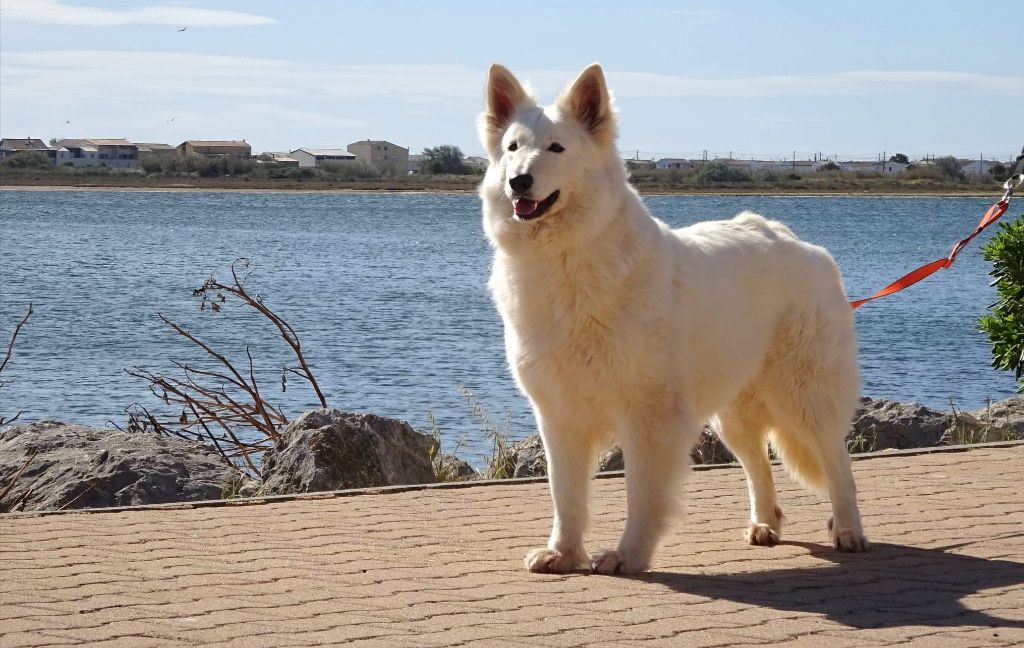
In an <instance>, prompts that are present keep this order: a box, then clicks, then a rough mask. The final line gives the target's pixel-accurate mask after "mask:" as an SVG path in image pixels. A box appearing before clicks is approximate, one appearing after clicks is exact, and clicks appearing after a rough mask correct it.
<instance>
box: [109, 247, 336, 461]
mask: <svg viewBox="0 0 1024 648" xmlns="http://www.w3.org/2000/svg"><path fill="white" fill-rule="evenodd" d="M249 268H250V264H249V261H248V260H247V259H238V260H237V261H235V263H233V264H232V265H231V278H232V282H231V283H230V284H225V283H221V282H219V281H217V280H216V279H215V278H213V277H210V278H209V279H207V280H206V281H205V282H204V283H203V285H202V286H200V287H199V288H197V289H195V290H194V291H193V295H195V296H197V297H202V301H201V303H200V306H199V308H200V310H201V311H206V310H207V308H208V307H209V310H210V311H212V312H221V311H222V310H223V307H222V304H224V303H225V302H227V299H228V297H229V296H232V297H234V298H236V299H238V300H239V301H241V302H242V303H243V304H245V305H246V306H249V307H250V308H252V309H253V310H255V311H256V312H258V313H259V314H260V315H262V316H263V317H264V318H266V319H267V320H269V321H270V322H271V323H272V324H273V325H274V326H275V328H276V329H277V330H278V332H279V334H280V336H281V338H282V339H283V340H284V341H285V343H287V344H288V346H289V347H290V348H291V350H292V353H293V354H294V356H295V359H296V361H297V362H298V366H297V367H289V366H284V367H282V374H281V375H282V380H281V388H282V391H283V390H284V389H286V387H287V381H286V378H285V376H286V375H287V374H288V373H291V374H294V375H297V376H299V377H301V378H303V379H304V380H305V381H306V382H307V383H309V385H310V386H311V387H312V389H313V391H314V392H316V395H317V398H318V399H319V401H320V405H321V406H323V407H326V406H327V400H326V398H324V395H323V392H322V391H321V389H320V385H319V384H318V383H317V381H316V378H315V377H314V376H313V372H312V370H311V369H310V367H309V363H308V362H307V361H306V357H305V355H304V354H303V352H302V345H301V343H300V341H299V337H298V335H297V334H296V333H295V330H294V329H293V328H292V327H291V325H290V324H288V322H286V321H285V320H284V319H283V318H281V316H280V315H278V314H277V313H275V312H274V311H273V310H271V309H270V308H269V307H267V306H266V305H265V304H264V303H263V299H262V297H260V296H259V295H255V296H254V295H251V294H249V292H248V291H247V290H246V288H245V282H246V280H247V279H248V276H249ZM240 269H241V270H242V271H243V274H241V276H240V275H239V270H240ZM158 315H159V317H160V319H161V320H162V321H163V322H164V324H166V325H167V326H168V327H169V328H170V329H171V330H173V331H174V332H175V333H176V334H177V335H179V336H180V337H182V338H184V339H186V340H188V341H189V342H190V343H191V344H192V345H193V346H195V347H198V348H199V349H201V350H202V351H203V353H204V354H205V355H206V356H207V358H208V360H209V361H210V366H204V367H197V366H193V365H189V364H185V363H181V362H177V361H172V362H173V364H174V365H175V366H176V367H177V368H178V369H179V370H180V374H179V375H177V376H169V375H163V374H156V373H153V372H151V371H148V370H146V369H142V368H139V367H135V368H133V369H125V371H126V372H127V373H128V374H129V375H131V376H134V377H136V378H139V379H141V380H144V381H146V382H147V383H148V386H149V390H150V392H152V394H153V395H154V396H156V397H157V398H158V399H159V400H161V401H163V402H164V404H165V405H170V406H174V408H175V411H178V410H179V408H180V414H177V415H163V416H160V415H156V414H154V413H153V412H151V411H150V410H149V409H148V408H146V407H145V406H143V405H141V404H139V403H135V404H133V405H131V406H130V407H128V408H127V409H126V413H127V414H128V429H129V430H135V431H139V432H155V433H157V434H165V435H170V436H176V437H180V438H183V439H188V440H191V441H200V442H204V443H209V444H210V445H212V446H213V448H214V449H215V450H216V451H217V452H219V453H220V455H221V456H222V457H224V458H225V459H226V460H228V461H230V462H231V463H233V464H235V465H237V466H239V467H240V468H241V469H242V470H244V471H245V472H246V473H247V474H249V475H250V476H251V477H254V478H257V479H258V478H259V477H260V470H259V468H258V467H257V463H256V461H257V456H258V455H259V454H260V453H262V452H264V451H265V450H268V449H269V448H270V447H272V446H273V444H274V443H275V442H276V441H277V440H278V439H280V437H281V433H282V431H283V429H284V427H285V426H287V425H288V418H287V417H286V416H285V415H284V413H283V412H282V411H281V410H280V409H279V408H278V407H275V406H274V405H273V404H272V403H270V402H269V401H268V400H267V399H266V397H265V396H264V394H263V393H262V392H261V390H260V385H259V383H258V382H257V380H256V370H255V366H254V362H253V357H252V353H251V351H250V349H249V347H248V346H247V347H246V348H245V354H246V360H247V365H248V366H247V367H245V368H244V369H239V368H238V367H236V366H235V363H233V362H232V361H231V359H230V358H228V357H227V356H226V355H224V354H223V353H220V352H219V351H217V350H216V349H214V348H213V347H212V346H211V345H210V344H208V343H206V342H204V341H203V340H202V339H200V338H199V337H198V336H197V335H195V334H193V333H192V332H191V331H188V330H187V329H185V328H184V327H182V326H181V325H179V324H177V323H176V322H174V321H172V320H171V319H169V318H167V317H164V316H163V315H160V314H158Z"/></svg>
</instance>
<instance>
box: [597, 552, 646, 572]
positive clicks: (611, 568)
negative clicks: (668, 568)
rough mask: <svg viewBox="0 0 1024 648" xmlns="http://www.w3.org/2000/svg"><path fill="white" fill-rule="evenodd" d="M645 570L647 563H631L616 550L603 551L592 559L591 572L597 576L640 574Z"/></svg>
mask: <svg viewBox="0 0 1024 648" xmlns="http://www.w3.org/2000/svg"><path fill="white" fill-rule="evenodd" d="M645 569H647V563H638V562H635V561H631V560H630V559H629V557H628V556H624V555H622V554H620V553H619V552H618V551H617V550H615V549H602V550H601V551H599V552H597V553H596V554H594V555H593V557H592V558H591V559H590V571H592V572H594V573H595V574H605V575H607V576H610V575H612V574H639V573H640V572H642V571H644V570H645Z"/></svg>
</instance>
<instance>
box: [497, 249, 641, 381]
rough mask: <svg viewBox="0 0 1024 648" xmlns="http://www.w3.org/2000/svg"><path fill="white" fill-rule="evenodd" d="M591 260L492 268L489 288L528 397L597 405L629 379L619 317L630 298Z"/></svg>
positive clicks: (511, 359) (508, 264)
mask: <svg viewBox="0 0 1024 648" xmlns="http://www.w3.org/2000/svg"><path fill="white" fill-rule="evenodd" d="M601 275H602V273H601V270H600V268H599V267H595V266H592V265H589V264H587V263H586V262H582V263H581V262H574V261H573V260H570V259H565V258H561V259H557V260H555V261H553V262H551V263H549V264H545V265H543V266H532V265H530V264H520V263H516V262H514V261H512V262H508V261H506V262H504V263H503V262H501V261H498V262H496V263H495V267H494V274H493V276H492V278H491V282H490V286H491V290H492V293H493V294H494V299H495V302H496V304H497V306H498V310H499V311H500V312H501V315H502V318H503V319H504V322H505V327H506V331H505V337H506V347H507V349H506V350H507V352H508V360H509V364H510V365H511V368H512V370H513V372H514V373H515V375H516V377H517V378H518V379H519V381H520V382H521V383H522V384H523V386H524V387H525V388H526V390H527V392H528V393H530V394H550V395H551V396H552V397H554V396H555V395H556V394H557V396H558V397H559V398H562V399H566V398H568V399H572V400H584V401H592V400H594V399H600V398H602V397H603V396H604V395H606V392H607V391H608V389H609V387H613V388H614V386H615V385H617V384H618V383H620V382H621V381H627V380H629V379H630V376H629V375H628V362H626V360H627V358H626V349H627V348H628V347H629V345H630V344H632V343H634V342H635V341H634V340H630V339H629V337H628V336H623V335H622V330H621V329H622V327H621V326H620V325H619V324H620V322H621V319H622V318H623V317H624V316H625V315H626V311H627V310H628V308H629V297H628V295H625V294H623V293H621V292H619V291H615V290H612V291H609V290H607V286H608V283H607V279H608V278H607V277H602V276H601Z"/></svg>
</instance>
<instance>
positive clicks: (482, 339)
mask: <svg viewBox="0 0 1024 648" xmlns="http://www.w3.org/2000/svg"><path fill="white" fill-rule="evenodd" d="M646 202H647V204H648V205H649V206H650V208H651V210H652V211H653V212H654V213H655V214H656V215H658V216H659V217H660V218H662V219H663V220H665V221H667V222H668V223H670V224H671V225H673V226H682V225H686V224H689V223H693V222H695V221H698V220H707V219H716V218H725V217H729V216H732V215H734V214H735V213H737V212H738V211H741V210H743V209H752V210H755V211H758V212H760V213H762V214H764V215H766V216H769V217H772V218H776V219H779V220H781V221H783V222H785V223H786V224H787V225H789V226H790V227H791V228H792V229H793V230H795V231H796V233H797V234H798V235H800V236H801V237H803V238H805V239H807V240H809V241H813V242H815V243H819V244H821V245H824V246H825V247H827V248H828V249H830V250H831V251H832V253H833V255H834V256H835V258H836V260H837V261H838V263H839V265H840V267H841V268H842V270H843V274H844V276H845V279H846V283H847V289H848V291H849V293H850V295H851V297H863V296H867V295H868V294H871V293H873V292H875V290H877V289H878V288H881V287H882V286H884V285H886V284H888V283H889V282H890V281H892V280H894V279H895V278H896V277H898V276H900V275H902V274H904V273H905V272H907V271H909V270H910V269H912V268H914V267H917V266H918V265H921V264H923V263H926V262H928V261H931V260H933V259H936V258H938V257H940V256H942V255H944V254H946V253H947V252H948V250H949V248H950V246H951V245H952V243H953V242H954V241H955V240H956V239H958V238H960V237H961V236H963V235H965V234H966V233H967V232H969V231H970V230H971V229H972V228H973V227H974V226H975V224H976V223H977V220H978V219H979V218H980V216H981V214H982V213H983V212H984V210H985V209H986V207H987V206H988V205H989V204H990V202H991V201H989V200H987V199H976V198H924V197H921V198H845V197H825V198H822V197H806V198H790V197H746V196H744V197H726V196H654V197H648V198H647V199H646ZM1014 215H1015V214H1014V212H1011V213H1010V214H1009V215H1008V217H1012V216H1014ZM990 235H991V234H990V233H989V232H986V235H985V236H984V237H983V238H982V239H981V240H979V241H975V242H974V243H972V245H971V247H969V248H968V249H967V250H966V251H965V252H963V253H962V254H961V255H960V257H959V259H958V261H957V264H956V265H955V266H954V268H953V269H951V270H946V271H942V272H940V273H939V274H938V275H936V276H933V277H932V278H930V279H928V280H925V281H924V282H922V283H920V284H918V285H916V286H914V287H912V288H910V289H908V290H907V291H905V292H903V293H901V294H899V295H896V296H892V297H889V298H886V299H883V300H879V301H877V302H874V303H872V304H868V305H866V306H864V307H862V308H861V309H860V310H859V311H858V312H857V328H858V333H859V337H860V362H861V368H862V372H863V380H864V393H865V394H866V395H869V396H872V397H876V398H881V397H884V398H893V399H898V400H917V401H920V402H923V403H925V404H927V405H930V406H932V407H936V408H945V409H948V408H949V399H953V401H954V402H955V403H956V404H957V405H958V406H959V407H962V408H965V409H971V408H976V407H980V406H981V405H983V404H984V402H985V400H986V399H987V398H993V399H998V398H1003V397H1006V396H1008V395H1010V394H1012V393H1013V392H1014V390H1015V384H1014V381H1013V380H1012V377H1011V376H1010V375H1009V374H1006V373H1001V372H996V371H994V370H992V369H991V368H990V366H989V363H990V361H991V358H990V355H989V347H988V343H987V339H986V338H985V336H984V335H983V334H981V333H979V332H978V329H977V323H976V321H977V318H978V316H979V315H981V314H982V313H984V312H985V309H986V307H987V305H988V304H990V303H991V302H992V301H993V295H994V292H993V290H992V289H991V288H990V287H989V286H988V281H989V277H988V274H987V273H988V270H989V268H988V265H987V264H986V263H985V262H984V261H983V260H982V259H981V258H980V252H979V249H980V243H981V242H983V241H984V240H987V238H988V237H989V236H990ZM238 257H248V258H250V259H251V260H252V263H253V272H252V275H251V278H250V279H249V284H248V286H249V287H250V288H251V289H252V290H253V291H254V292H258V293H259V294H261V295H262V296H263V297H264V299H265V301H266V303H267V304H268V305H269V306H270V307H271V308H273V309H275V310H277V311H278V312H279V313H281V314H282V315H283V316H284V317H285V318H286V319H287V320H288V321H289V322H290V323H291V324H292V325H293V326H294V327H295V329H296V330H297V331H298V333H299V335H300V337H301V339H302V343H303V347H304V349H305V350H306V353H307V357H308V359H309V361H310V363H311V364H312V367H313V370H314V372H315V374H316V376H317V377H318V380H319V382H320V384H321V386H322V388H323V389H324V391H325V392H326V395H327V399H328V402H329V403H330V404H331V405H332V406H335V407H338V408H342V409H349V410H363V411H372V412H375V413H379V414H384V415H390V416H395V417H399V418H403V419H406V420H408V421H409V422H410V423H412V424H413V425H414V426H415V427H419V428H428V427H429V425H428V423H427V412H428V411H432V412H433V414H434V416H435V418H436V420H437V422H438V424H439V425H440V427H441V429H442V431H443V434H444V439H445V444H446V446H449V447H450V446H451V445H452V444H453V443H454V442H455V440H456V439H457V438H458V437H460V436H462V435H466V436H467V438H466V442H465V443H464V448H466V449H465V450H463V452H462V454H463V455H464V456H466V457H467V458H468V459H470V460H478V458H479V456H480V455H481V454H482V453H483V452H484V451H485V449H486V444H485V443H484V442H483V440H482V439H481V435H480V433H479V429H480V428H479V425H478V424H476V423H475V422H474V421H473V418H472V412H471V407H470V406H469V405H468V404H467V403H466V401H465V399H464V398H463V396H462V394H460V390H459V387H460V385H461V386H465V387H467V388H469V389H471V390H472V391H473V393H474V394H475V395H476V398H477V399H478V400H479V402H480V403H481V404H482V406H483V407H484V409H485V410H486V411H487V413H488V414H489V416H490V417H491V418H492V419H494V420H496V421H498V422H500V421H503V420H504V419H505V418H506V417H507V416H509V415H510V416H511V429H512V433H513V436H515V437H520V436H525V435H526V434H529V433H530V432H532V431H533V429H534V424H533V419H532V415H531V413H530V411H529V408H528V406H527V404H526V402H525V400H524V399H523V398H522V397H521V396H519V395H518V393H517V392H516V389H515V386H514V384H513V382H512V380H511V378H510V376H509V373H508V370H507V367H506V364H505V359H504V350H503V346H502V345H503V343H502V334H501V323H500V320H499V318H498V316H497V314H496V313H495V310H494V308H493V306H492V304H491V302H490V298H489V296H488V294H487V291H486V286H485V284H486V279H487V274H488V271H489V267H490V250H489V248H488V246H487V243H486V241H485V239H484V236H483V233H482V231H481V226H480V216H479V201H478V199H477V198H476V196H472V195H443V194H358V193H337V194H326V193H255V192H254V193H229V192H119V191H88V192H78V191H57V192H47V191H0V342H2V343H3V344H4V349H2V350H0V353H2V352H3V351H4V350H6V342H7V340H8V336H9V334H10V332H11V331H12V330H13V328H14V325H15V323H16V322H17V320H18V319H19V318H20V316H21V314H23V312H24V310H25V308H26V307H27V305H28V303H29V302H33V304H34V305H35V306H34V307H35V314H34V315H33V317H32V319H31V320H30V321H29V323H28V325H27V326H26V327H25V329H24V330H23V332H22V335H21V336H20V337H19V338H18V343H17V347H16V348H15V353H14V357H13V358H12V360H11V363H10V364H9V366H8V370H7V371H5V373H4V379H6V380H9V381H11V384H10V385H8V386H7V387H6V388H5V389H4V390H3V391H2V392H0V414H5V415H7V416H10V415H11V414H13V413H14V412H15V411H17V410H19V409H20V410H24V414H23V415H22V419H23V420H25V421H33V420H39V419H43V418H56V419H60V420H64V421H69V422H76V423H83V424H92V425H104V424H106V423H107V422H108V421H113V422H116V423H118V424H119V425H123V424H124V421H125V416H124V412H123V409H124V407H126V406H128V405H129V404H131V403H133V402H136V401H138V402H141V403H144V404H146V405H147V406H151V407H156V408H159V405H160V404H159V402H156V401H155V399H153V397H152V396H149V394H148V392H147V390H146V388H145V386H144V384H142V383H140V382H139V381H138V380H136V379H134V378H131V377H129V376H127V375H126V374H125V373H124V371H123V370H124V368H125V367H132V366H141V367H144V368H147V369H151V370H154V371H165V372H169V371H172V370H173V367H172V365H171V360H172V359H177V360H181V361H187V360H193V359H195V357H196V356H195V355H194V353H193V351H192V349H191V348H190V347H189V346H188V345H187V344H186V343H185V342H184V340H182V339H181V338H178V337H177V336H175V335H174V334H173V333H172V332H171V331H169V330H168V329H167V328H166V327H165V326H164V325H163V324H162V323H161V322H160V321H159V319H158V318H157V313H158V312H160V313H163V314H165V315H167V316H168V317H171V318H172V319H175V320H177V321H179V322H181V323H182V324H184V325H186V326H187V327H188V328H190V329H192V330H193V331H194V332H196V333H197V334H199V335H200V336H202V337H203V338H204V339H207V340H209V341H210V342H211V343H213V344H214V345H215V346H217V347H218V348H220V349H222V350H223V351H225V352H226V353H228V354H229V355H231V356H232V357H234V358H244V357H245V356H244V354H245V346H246V345H249V346H251V347H252V349H253V354H254V356H255V357H256V362H257V366H258V368H260V373H259V374H258V377H259V378H260V379H261V380H262V381H263V382H264V384H265V385H266V387H265V389H266V390H267V391H268V392H269V393H270V395H271V396H272V398H271V400H273V401H275V402H277V403H280V405H281V406H282V408H283V409H284V411H285V412H286V413H288V414H290V415H292V416H294V415H295V414H297V413H299V412H301V411H302V410H304V409H306V408H310V407H313V406H314V405H315V404H316V400H315V398H314V397H313V395H312V393H311V392H310V391H308V390H305V389H302V388H300V385H299V384H298V380H297V379H293V380H292V381H291V383H290V384H291V387H290V388H289V390H288V391H287V392H286V393H280V392H279V390H272V389H271V387H272V386H273V385H275V384H277V383H278V382H279V375H280V366H281V364H282V363H283V362H285V361H288V360H289V357H288V354H287V353H286V349H285V348H284V345H283V343H281V341H280V340H279V338H277V337H276V334H275V333H274V331H272V330H271V329H270V328H268V325H267V324H266V323H264V322H263V321H261V320H258V319H255V318H253V317H250V316H246V314H245V313H244V312H242V309H241V307H240V306H229V307H227V308H226V309H225V310H224V311H223V312H221V313H216V314H215V313H200V312H199V309H198V302H197V300H196V298H194V297H192V295H191V290H192V289H193V288H195V287H197V286H199V285H200V284H201V283H202V282H203V280H204V279H205V278H206V277H207V276H209V275H211V274H214V275H216V276H217V277H218V278H220V279H227V278H228V268H229V267H230V265H231V263H232V261H233V260H235V259H236V258H238ZM467 446H468V447H467Z"/></svg>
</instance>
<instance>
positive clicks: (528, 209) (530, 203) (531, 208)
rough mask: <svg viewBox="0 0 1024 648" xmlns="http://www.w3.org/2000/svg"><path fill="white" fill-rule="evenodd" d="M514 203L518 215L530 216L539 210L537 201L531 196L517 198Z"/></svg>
mask: <svg viewBox="0 0 1024 648" xmlns="http://www.w3.org/2000/svg"><path fill="white" fill-rule="evenodd" d="M513 205H514V206H515V209H516V216H529V215H530V214H532V213H533V212H535V211H537V201H536V200H530V199H529V198H516V200H515V202H514V203H513Z"/></svg>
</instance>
